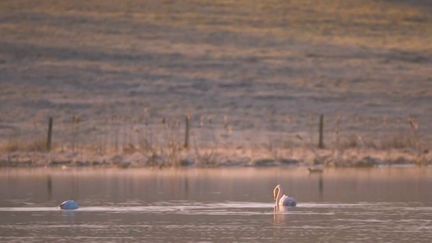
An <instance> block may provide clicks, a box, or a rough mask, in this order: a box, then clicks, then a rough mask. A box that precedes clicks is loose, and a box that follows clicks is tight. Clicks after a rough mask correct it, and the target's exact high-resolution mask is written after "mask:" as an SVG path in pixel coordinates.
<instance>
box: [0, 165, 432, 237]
mask: <svg viewBox="0 0 432 243" xmlns="http://www.w3.org/2000/svg"><path fill="white" fill-rule="evenodd" d="M276 184H281V185H282V186H283V187H284V189H285V191H286V193H287V194H289V195H291V196H294V197H296V198H297V200H298V201H299V204H298V207H297V208H292V209H287V210H278V211H275V210H274V208H273V205H274V203H273V200H272V189H273V187H274V186H275V185H276ZM66 199H75V200H77V201H78V202H79V203H80V205H81V208H80V209H78V210H76V211H61V210H59V209H58V207H57V205H58V204H59V203H61V202H62V201H63V200H66ZM60 240H62V241H77V240H78V241H85V242H87V241H92V242H94V241H98V242H110V241H111V242H118V241H148V242H170V241H176V242H178V241H252V242H257V241H259V242H262V241H291V242H389V241H390V242H404V241H411V242H431V241H432V168H377V169H330V170H327V171H325V172H324V173H323V174H309V172H308V171H307V170H306V169H305V168H296V169H292V168H291V169H289V168H283V169H280V168H271V169H254V168H241V169H240V168H239V169H232V168H229V169H186V170H156V169H154V170H152V169H143V170H101V169H98V170H72V169H71V170H60V169H59V170H52V169H35V170H11V169H2V170H0V241H2V242H3V241H14V242H32V241H38V242H46V241H60Z"/></svg>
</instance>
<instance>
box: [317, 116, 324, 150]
mask: <svg viewBox="0 0 432 243" xmlns="http://www.w3.org/2000/svg"><path fill="white" fill-rule="evenodd" d="M323 133H324V115H323V114H321V115H320V119H319V138H318V148H320V149H323V148H324V134H323Z"/></svg>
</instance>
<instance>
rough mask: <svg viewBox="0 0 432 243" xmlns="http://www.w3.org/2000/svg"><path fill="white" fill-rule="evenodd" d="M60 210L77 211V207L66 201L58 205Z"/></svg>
mask: <svg viewBox="0 0 432 243" xmlns="http://www.w3.org/2000/svg"><path fill="white" fill-rule="evenodd" d="M60 208H61V209H66V210H73V209H78V208H79V205H78V203H77V202H75V201H74V200H67V201H64V202H62V203H61V204H60Z"/></svg>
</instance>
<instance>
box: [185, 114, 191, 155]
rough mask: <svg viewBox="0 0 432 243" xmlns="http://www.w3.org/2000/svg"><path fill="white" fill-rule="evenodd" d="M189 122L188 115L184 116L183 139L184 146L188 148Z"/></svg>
mask: <svg viewBox="0 0 432 243" xmlns="http://www.w3.org/2000/svg"><path fill="white" fill-rule="evenodd" d="M189 123H190V116H188V115H186V116H185V139H184V148H186V149H187V148H189V130H190V129H189V125H190V124H189Z"/></svg>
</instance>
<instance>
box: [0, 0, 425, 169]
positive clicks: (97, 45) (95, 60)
mask: <svg viewBox="0 0 432 243" xmlns="http://www.w3.org/2000/svg"><path fill="white" fill-rule="evenodd" d="M0 104H1V105H0V157H1V159H0V160H2V161H9V162H10V161H12V162H13V161H15V160H16V161H36V160H37V161H42V162H41V163H42V164H43V163H44V161H45V162H46V161H58V160H61V161H71V160H73V161H99V162H100V161H117V160H119V161H123V160H124V158H126V157H127V158H129V159H128V161H138V162H137V163H140V162H139V161H144V160H145V161H146V162H145V163H147V162H148V163H149V164H152V163H153V164H160V163H165V162H166V161H168V162H167V163H168V164H178V163H183V162H184V161H190V160H193V161H194V163H203V164H215V163H216V164H217V163H222V162H224V163H226V164H230V163H231V164H235V163H236V161H246V162H244V163H246V164H251V163H252V164H254V163H256V162H257V161H258V162H262V161H264V162H263V163H265V161H266V160H267V159H269V158H270V159H273V160H277V161H288V162H289V161H290V160H298V161H300V162H306V163H314V162H316V161H318V162H321V161H325V162H327V161H330V160H331V162H328V163H329V164H330V163H331V164H337V163H339V162H340V161H345V162H346V161H349V160H350V158H352V156H354V155H352V156H351V155H350V156H351V157H350V156H348V155H347V154H356V156H357V157H356V158H357V160H361V161H364V158H368V159H371V157H373V158H372V159H374V158H375V159H376V158H378V159H380V160H383V161H388V160H392V161H398V160H400V159H401V158H404V159H406V160H409V161H420V160H421V161H429V162H430V161H432V159H431V158H430V157H431V156H430V153H429V152H428V150H429V148H430V146H431V142H430V141H431V138H432V133H431V129H432V105H431V104H432V3H431V2H430V1H427V0H415V1H398V0H380V1H376V0H319V1H317V0H268V1H258V0H236V1H234V0H216V1H214V0H212V1H210V0H182V1H172V0H164V1H162V0H148V1H111V0H110V1H107V0H89V1H83V0H78V1H66V0H64V1H49V0H42V1H30V0H3V1H1V2H0ZM320 114H324V115H325V127H324V132H325V133H324V136H325V145H326V149H325V150H316V149H315V147H316V143H317V136H318V135H317V130H318V116H319V115H320ZM186 115H187V116H190V117H191V136H190V143H191V146H190V149H189V150H187V151H185V150H183V149H182V146H183V140H184V117H185V116H186ZM50 116H52V117H53V118H54V137H53V151H52V153H50V154H46V153H44V152H43V150H44V149H45V139H46V130H47V119H48V117H50ZM410 121H411V123H410ZM222 154H223V156H221V155H222ZM128 156H129V157H128ZM131 156H132V159H131ZM344 156H345V157H344ZM222 157H223V158H222ZM354 157H355V156H354ZM366 160H367V159H366ZM160 161H164V162H160ZM288 162H287V163H288ZM143 163H144V162H143ZM185 163H186V162H185Z"/></svg>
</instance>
